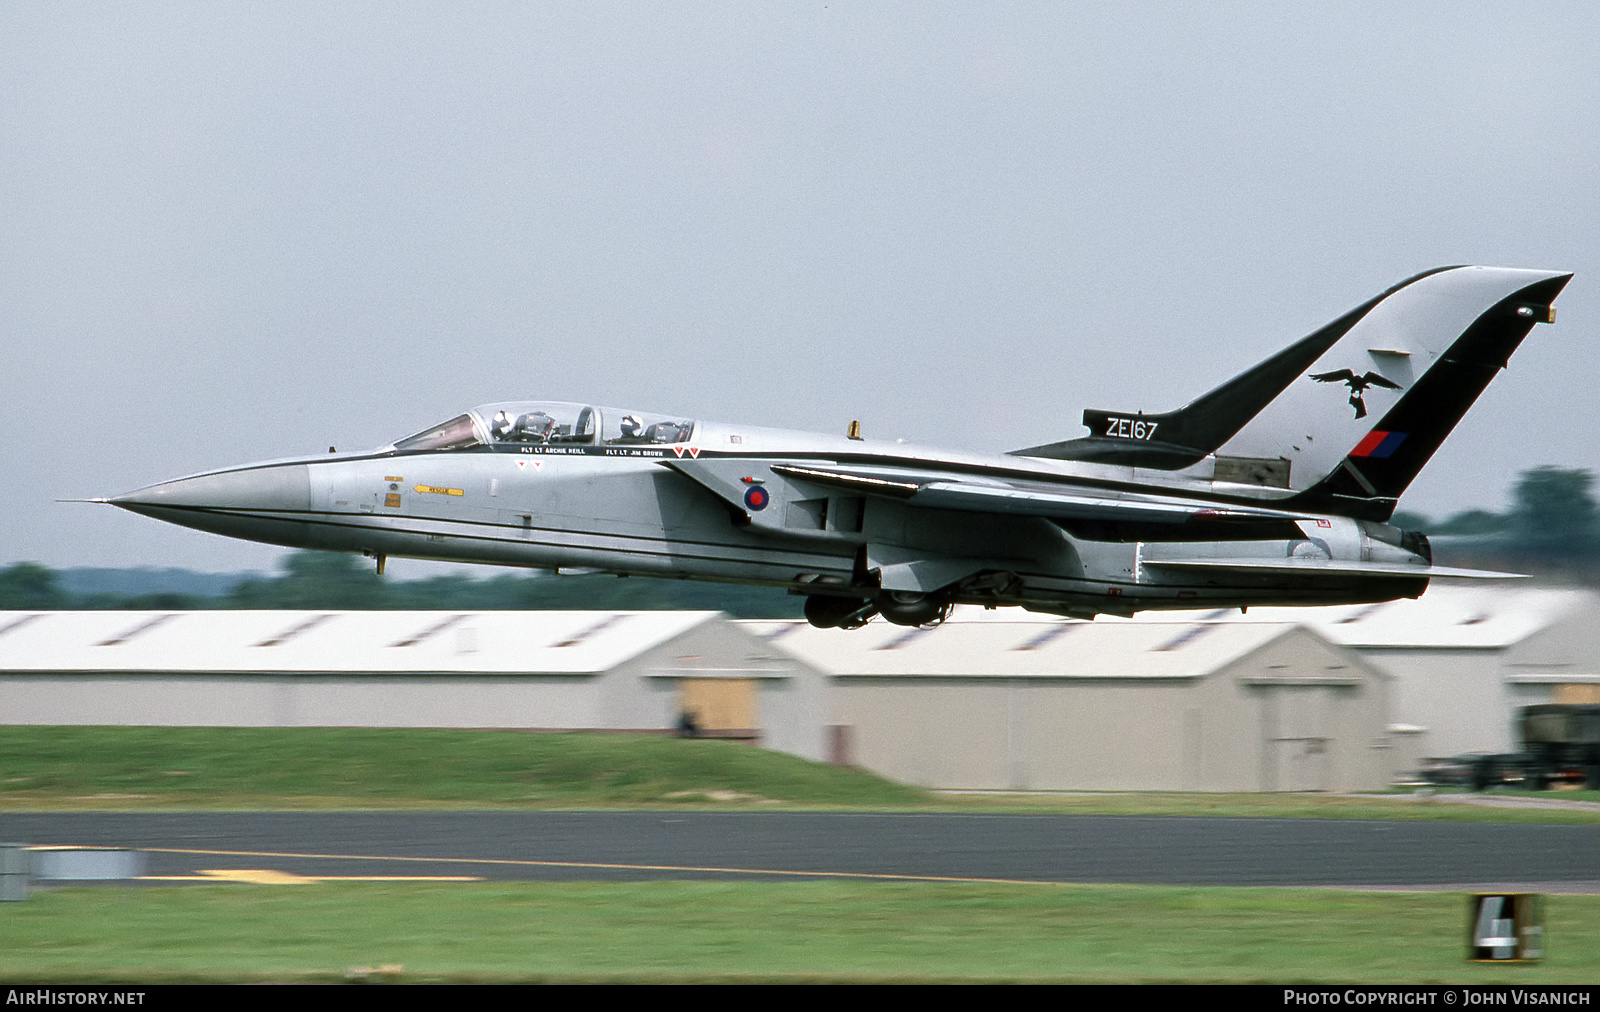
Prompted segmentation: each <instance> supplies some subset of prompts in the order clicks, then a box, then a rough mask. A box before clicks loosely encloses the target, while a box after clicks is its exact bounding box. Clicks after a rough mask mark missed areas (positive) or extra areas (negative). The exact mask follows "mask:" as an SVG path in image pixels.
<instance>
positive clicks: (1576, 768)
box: [1517, 703, 1600, 790]
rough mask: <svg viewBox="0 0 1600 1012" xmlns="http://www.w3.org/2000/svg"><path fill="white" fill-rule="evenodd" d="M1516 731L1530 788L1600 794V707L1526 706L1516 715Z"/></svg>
mask: <svg viewBox="0 0 1600 1012" xmlns="http://www.w3.org/2000/svg"><path fill="white" fill-rule="evenodd" d="M1517 730H1518V731H1519V733H1520V735H1521V737H1522V756H1523V760H1524V767H1523V768H1524V775H1525V777H1526V780H1527V783H1528V786H1529V787H1532V788H1533V789H1534V790H1543V789H1544V788H1546V787H1550V786H1552V785H1555V784H1569V785H1573V786H1578V787H1587V788H1589V789H1590V790H1600V704H1578V703H1543V704H1540V705H1538V706H1524V707H1522V709H1520V710H1519V711H1517Z"/></svg>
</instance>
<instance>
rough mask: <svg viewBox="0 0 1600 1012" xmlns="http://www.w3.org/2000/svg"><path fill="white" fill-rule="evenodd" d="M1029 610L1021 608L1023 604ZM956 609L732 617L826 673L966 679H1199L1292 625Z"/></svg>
mask: <svg viewBox="0 0 1600 1012" xmlns="http://www.w3.org/2000/svg"><path fill="white" fill-rule="evenodd" d="M1024 614H1026V613H1024ZM964 619H965V616H957V617H953V618H952V619H951V620H950V621H948V622H946V623H944V624H943V625H941V626H938V627H935V628H931V629H920V628H905V627H903V626H896V625H890V624H889V623H887V622H874V623H872V624H870V625H868V626H867V627H866V628H864V629H857V630H853V631H850V632H841V631H839V630H837V629H814V628H812V627H811V626H809V625H807V624H806V623H804V622H801V621H781V622H780V621H746V622H741V623H739V624H740V625H742V626H744V627H745V628H747V629H749V630H750V631H751V632H753V633H755V634H756V635H759V636H762V637H763V638H765V639H766V640H767V641H768V642H769V643H771V644H773V645H774V646H777V647H780V648H782V649H783V650H785V651H787V652H788V653H790V654H793V655H794V656H796V657H798V658H799V659H800V660H802V661H804V662H805V663H807V664H809V665H811V666H812V667H815V668H818V669H820V670H822V671H825V672H828V673H829V674H833V675H840V676H852V675H866V676H878V675H881V676H908V675H914V676H918V677H925V676H930V675H931V676H948V677H969V678H990V677H1000V678H1030V677H1031V678H1097V679H1098V678H1119V679H1122V678H1129V679H1155V678H1197V677H1200V676H1203V675H1208V674H1211V673H1212V672H1214V671H1218V670H1220V669H1221V668H1224V667H1226V666H1227V665H1229V664H1231V663H1233V662H1234V661H1236V660H1238V659H1240V658H1242V657H1244V656H1245V655H1246V654H1249V653H1250V652H1252V651H1254V650H1256V649H1257V648H1259V647H1262V646H1264V645H1266V644H1267V643H1270V642H1272V641H1274V640H1277V639H1279V638H1281V637H1284V636H1289V635H1292V634H1298V635H1301V636H1305V637H1308V638H1311V639H1319V637H1317V635H1316V634H1315V633H1312V632H1307V631H1304V630H1301V629H1299V627H1298V626H1296V625H1295V624H1294V623H1292V622H1275V623H1269V622H1252V623H1248V624H1224V623H1217V622H1194V621H1179V622H1173V621H1166V622H1119V623H1108V622H1104V621H1097V622H1079V621H1074V620H1069V619H1053V618H1040V617H1038V616H1031V617H1030V618H1029V619H1028V620H1026V621H1018V620H1008V621H1000V622H990V621H984V620H982V619H976V620H964Z"/></svg>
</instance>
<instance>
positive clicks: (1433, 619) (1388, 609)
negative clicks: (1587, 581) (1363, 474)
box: [950, 582, 1600, 650]
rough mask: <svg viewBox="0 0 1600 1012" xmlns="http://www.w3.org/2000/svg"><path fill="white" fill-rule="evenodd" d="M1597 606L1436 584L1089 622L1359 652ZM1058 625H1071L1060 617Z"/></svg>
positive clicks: (1469, 645)
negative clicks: (1294, 637)
mask: <svg viewBox="0 0 1600 1012" xmlns="http://www.w3.org/2000/svg"><path fill="white" fill-rule="evenodd" d="M1596 608H1600V595H1596V594H1594V593H1593V592H1592V591H1587V590H1569V589H1561V588H1550V587H1525V586H1523V587H1505V586H1498V587H1496V586H1485V585H1482V584H1474V585H1462V584H1454V585H1451V584H1445V583H1439V582H1436V583H1435V584H1434V586H1432V587H1430V588H1429V590H1428V592H1427V593H1425V594H1423V595H1422V596H1421V597H1420V598H1417V599H1416V600H1399V601H1387V602H1384V603H1381V604H1353V605H1335V606H1329V607H1320V608H1308V607H1297V608H1260V607H1255V608H1251V609H1250V610H1249V612H1248V613H1244V614H1241V613H1240V611H1239V609H1237V608H1222V609H1202V610H1198V611H1147V612H1140V613H1139V614H1137V615H1135V616H1133V617H1132V618H1115V617H1113V616H1108V615H1102V616H1101V617H1099V618H1097V619H1095V620H1094V624H1095V625H1119V624H1120V625H1145V624H1151V623H1154V624H1158V625H1162V624H1167V623H1171V622H1201V623H1222V624H1227V625H1246V624H1256V623H1263V624H1268V625H1277V624H1281V623H1285V622H1288V623H1293V624H1296V625H1303V626H1306V627H1307V628H1310V629H1315V630H1316V631H1317V633H1318V634H1320V635H1321V636H1323V637H1324V638H1326V639H1328V640H1330V641H1332V642H1334V643H1338V644H1340V645H1341V646H1347V647H1354V648H1358V649H1397V650H1402V649H1424V648H1432V649H1457V650H1461V649H1479V650H1495V649H1503V648H1505V647H1509V646H1511V645H1513V644H1515V643H1520V642H1522V641H1523V640H1525V639H1527V638H1528V637H1530V636H1532V635H1533V634H1534V633H1537V632H1539V631H1541V630H1543V629H1546V628H1549V627H1550V626H1553V625H1556V624H1559V623H1562V622H1566V621H1569V620H1573V619H1575V618H1578V617H1580V616H1581V615H1582V614H1583V613H1585V612H1586V611H1590V610H1594V609H1596ZM950 620H951V621H952V622H1001V623H1007V622H1023V623H1036V622H1040V621H1043V619H1042V618H1041V616H1039V615H1035V614H1032V613H1030V612H1026V611H1022V610H1020V609H1016V608H1010V609H998V610H996V611H984V610H983V609H981V608H975V607H963V608H958V609H956V613H955V614H954V615H952V616H951V619H950ZM1060 621H1062V622H1071V621H1076V620H1073V619H1061V620H1060Z"/></svg>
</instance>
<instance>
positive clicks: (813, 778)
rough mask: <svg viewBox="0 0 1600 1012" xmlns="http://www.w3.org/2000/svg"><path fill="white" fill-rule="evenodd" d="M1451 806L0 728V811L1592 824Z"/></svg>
mask: <svg viewBox="0 0 1600 1012" xmlns="http://www.w3.org/2000/svg"><path fill="white" fill-rule="evenodd" d="M1452 797H1453V796H1450V795H1435V796H1431V797H1419V796H1415V795H1390V796H1346V795H1320V794H1205V793H1173V792H1129V793H1081V794H1078V793H1074V794H1066V793H1043V792H1041V793H1037V794H1021V795H1019V794H939V793H930V792H927V791H923V790H919V789H917V788H913V787H907V786H905V785H902V784H897V783H893V782H891V781H888V780H885V779H883V778H881V777H878V776H874V775H872V774H870V773H865V772H861V771H859V770H851V769H841V768H839V767H835V766H829V765H826V764H823V763H814V762H808V761H806V760H804V759H799V758H796V757H794V756H790V755H785V754H782V753H779V752H771V751H767V750H764V749H760V748H753V747H751V746H749V745H747V744H742V743H737V742H725V741H685V740H682V739H677V738H668V737H663V736H657V735H619V734H529V733H524V732H518V731H456V730H412V729H379V728H313V727H307V728H245V727H234V728H230V727H173V728H163V727H26V726H10V727H0V811H20V810H35V811H37V810H106V809H123V810H128V809H133V810H138V809H182V810H198V809H234V810H241V809H372V808H390V809H453V808H537V809H550V808H630V807H635V808H637V807H651V808H659V807H697V808H705V807H711V808H750V807H783V808H791V809H793V808H812V809H816V808H821V809H827V808H853V809H872V810H876V811H894V810H899V811H945V812H962V811H985V812H1053V813H1082V814H1094V815H1206V816H1272V817H1310V818H1355V819H1452V820H1472V821H1494V822H1507V821H1517V822H1567V823H1590V824H1592V823H1597V822H1600V809H1597V808H1594V807H1584V806H1571V805H1567V806H1562V807H1557V808H1544V807H1492V806H1486V805H1481V804H1466V803H1461V802H1459V801H1457V800H1452ZM1478 800H1483V799H1478ZM1500 800H1509V801H1512V802H1513V803H1515V802H1517V801H1522V802H1530V803H1531V802H1539V803H1543V802H1550V801H1555V802H1561V801H1582V800H1588V801H1600V792H1594V791H1566V792H1546V793H1544V794H1533V793H1531V792H1516V793H1511V792H1507V793H1506V794H1505V795H1502V796H1501V797H1500Z"/></svg>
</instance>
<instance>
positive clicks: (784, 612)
mask: <svg viewBox="0 0 1600 1012" xmlns="http://www.w3.org/2000/svg"><path fill="white" fill-rule="evenodd" d="M801 606H802V600H801V598H798V597H793V596H791V595H789V594H788V593H786V592H785V591H783V590H780V589H776V588H772V587H742V586H731V585H728V584H718V583H700V582H693V581H688V580H663V579H652V578H649V577H630V578H626V579H623V578H619V577H616V576H607V575H602V574H589V575H583V576H554V575H550V574H544V573H534V574H529V573H525V572H522V571H513V572H509V573H507V574H506V575H504V576H496V577H492V578H490V579H486V580H480V579H474V578H472V577H468V576H437V577H433V578H431V579H426V580H392V579H385V578H383V577H380V576H379V575H378V574H377V571H376V568H375V567H374V566H373V564H372V563H371V562H370V561H368V560H366V559H363V558H361V557H360V556H356V555H345V554H342V553H338V552H310V551H301V552H293V553H291V554H289V555H287V556H285V557H284V560H283V565H282V571H281V572H280V573H279V574H278V575H275V576H267V577H259V576H250V577H244V578H241V579H240V580H239V582H237V583H235V584H234V585H233V587H232V588H231V589H230V590H228V591H227V592H226V593H224V594H214V595H211V594H191V593H181V592H173V591H160V592H152V593H133V594H118V593H105V592H100V593H92V594H73V593H70V592H69V591H67V590H66V589H64V587H63V586H62V580H61V576H60V574H59V573H57V572H56V571H55V570H52V569H49V568H48V567H45V566H41V565H39V564H38V563H35V562H20V563H17V564H15V565H13V566H9V567H7V568H6V569H0V609H3V610H13V611H32V610H59V609H86V608H104V609H138V610H174V611H177V610H188V609H205V608H262V609H274V608H288V609H340V610H365V609H375V610H377V609H389V610H418V611H431V610H441V609H457V610H463V611H497V610H519V609H531V610H540V609H560V608H582V609H601V610H620V611H654V610H679V609H681V610H693V611H723V612H727V613H728V614H730V615H734V616H737V617H740V618H792V617H798V616H799V615H800V614H801Z"/></svg>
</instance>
